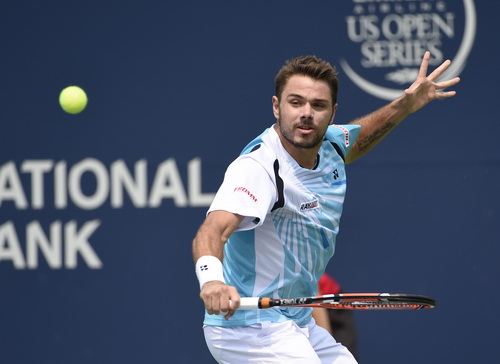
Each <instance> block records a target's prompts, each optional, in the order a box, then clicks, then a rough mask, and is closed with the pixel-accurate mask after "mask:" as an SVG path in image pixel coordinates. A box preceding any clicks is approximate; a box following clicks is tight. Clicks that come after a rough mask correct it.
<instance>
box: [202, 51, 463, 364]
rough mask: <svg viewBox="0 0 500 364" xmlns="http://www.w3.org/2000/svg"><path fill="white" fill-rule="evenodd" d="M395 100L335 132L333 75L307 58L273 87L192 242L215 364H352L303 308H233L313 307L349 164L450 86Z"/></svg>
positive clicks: (432, 80)
mask: <svg viewBox="0 0 500 364" xmlns="http://www.w3.org/2000/svg"><path fill="white" fill-rule="evenodd" d="M429 59H430V53H429V52H426V53H425V55H424V57H423V60H422V63H421V65H420V70H419V73H418V76H417V78H416V80H415V81H414V83H413V84H412V85H411V86H410V87H409V88H408V89H407V90H405V92H404V93H403V95H401V96H400V97H399V98H397V99H396V100H394V101H392V102H391V103H389V104H387V105H386V106H384V107H382V108H380V109H378V110H376V111H375V112H373V113H371V114H369V115H367V116H364V117H362V118H359V119H357V120H355V121H353V122H351V123H349V124H347V125H342V126H341V125H335V124H333V120H334V116H335V112H336V110H337V107H338V105H337V91H338V79H337V72H336V70H335V68H334V67H332V66H331V65H330V64H329V63H327V62H326V61H323V60H321V59H318V58H317V57H315V56H306V57H299V58H295V59H292V60H290V61H288V62H287V63H286V64H285V65H284V66H283V67H282V68H281V69H280V71H279V72H278V74H277V76H276V79H275V88H276V90H275V91H276V94H275V96H273V98H272V106H273V113H274V116H275V118H276V123H275V124H274V125H272V126H270V127H269V128H268V129H266V130H265V131H264V132H263V133H262V134H261V135H259V136H258V137H257V138H255V139H254V140H253V141H252V142H250V143H249V144H248V145H247V146H246V147H245V148H244V150H243V152H242V153H241V155H240V156H239V157H238V158H237V159H236V160H235V161H234V162H232V163H231V164H230V165H229V167H228V168H227V171H226V174H225V177H224V181H223V183H222V185H221V186H220V188H219V190H218V192H217V194H216V196H215V198H214V200H213V202H212V204H211V206H210V208H209V210H208V213H207V217H206V219H205V221H204V222H203V224H202V225H201V227H200V229H199V230H198V232H197V234H196V237H195V238H194V240H193V258H194V261H195V266H196V274H197V277H198V280H199V283H200V289H201V292H200V297H201V299H202V300H203V302H204V304H205V309H206V313H205V320H204V333H205V338H206V342H207V345H208V348H209V350H210V352H211V353H212V355H213V357H214V358H215V359H216V360H217V362H219V363H231V364H235V363H238V364H243V363H301V364H303V363H308V364H312V363H329V364H331V363H336V364H348V363H356V360H355V359H354V357H353V356H352V355H351V353H350V352H349V351H348V350H347V349H346V348H345V347H344V346H343V345H341V344H340V343H337V342H336V341H335V339H334V338H333V337H332V336H331V335H330V334H329V333H328V332H327V331H326V330H325V329H323V328H321V327H320V326H318V325H316V323H315V321H314V319H312V316H311V311H312V309H311V308H296V307H295V308H272V309H266V310H249V311H243V310H240V311H238V310H237V308H238V305H239V302H240V297H250V296H268V297H275V298H279V297H301V296H314V295H316V294H317V290H318V280H319V279H320V277H321V276H322V274H323V272H324V270H325V267H326V265H327V263H328V261H329V260H330V258H331V257H332V255H333V253H334V250H335V240H336V236H337V233H338V231H339V222H340V216H341V214H342V206H343V203H344V197H345V193H346V171H345V164H346V163H349V162H352V161H354V160H355V159H357V158H359V157H360V156H362V155H363V154H365V153H366V152H367V151H369V150H370V149H371V148H372V147H373V146H375V145H376V144H377V143H378V142H379V141H380V140H381V139H382V138H383V137H384V136H385V135H387V134H388V133H389V132H390V131H391V130H392V129H394V127H396V126H397V125H398V124H399V123H400V122H401V121H403V119H405V118H406V117H407V116H408V115H409V114H411V113H413V112H415V111H417V110H418V109H420V108H421V107H423V106H425V105H426V104H428V103H429V102H430V101H432V100H435V99H441V98H448V97H451V96H454V95H455V91H445V89H446V88H448V87H450V86H453V85H455V84H457V83H458V82H459V81H460V80H459V78H454V79H451V80H447V81H442V82H436V78H437V77H439V76H440V75H441V74H442V73H443V72H444V71H445V70H446V69H447V68H448V66H449V65H450V61H446V62H444V63H443V64H441V65H440V66H439V67H438V68H436V69H435V70H434V71H433V72H432V73H430V74H429V75H427V69H428V64H429Z"/></svg>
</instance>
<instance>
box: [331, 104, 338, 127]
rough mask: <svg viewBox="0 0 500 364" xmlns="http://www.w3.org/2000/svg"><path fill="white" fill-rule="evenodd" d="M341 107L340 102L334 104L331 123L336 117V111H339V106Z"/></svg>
mask: <svg viewBox="0 0 500 364" xmlns="http://www.w3.org/2000/svg"><path fill="white" fill-rule="evenodd" d="M338 107H339V104H335V105H334V106H333V112H332V120H330V123H329V124H330V125H333V119H335V113H336V112H337V108H338Z"/></svg>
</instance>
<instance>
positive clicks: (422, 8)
mask: <svg viewBox="0 0 500 364" xmlns="http://www.w3.org/2000/svg"><path fill="white" fill-rule="evenodd" d="M349 1H350V2H351V3H352V6H351V7H350V10H349V12H350V13H349V12H348V14H346V16H345V27H346V28H345V29H346V32H345V34H346V36H347V37H348V45H347V49H346V51H347V52H346V56H345V57H344V58H341V59H340V60H339V63H340V66H341V68H342V70H343V72H344V73H345V75H346V76H347V77H348V78H349V79H350V80H351V81H352V82H353V83H354V84H356V86H358V87H359V88H360V89H362V90H363V91H365V92H367V93H369V94H371V95H373V96H375V97H378V98H381V99H386V100H392V99H395V98H397V97H398V96H400V95H401V94H402V93H403V91H404V89H406V88H407V87H408V86H409V85H410V84H411V82H413V80H414V79H415V78H416V76H417V73H418V68H419V66H420V62H421V60H422V57H423V55H424V53H425V51H427V50H429V51H430V52H431V60H430V68H434V67H436V66H438V65H439V64H441V63H442V62H444V61H445V60H446V59H451V60H452V61H453V62H452V64H451V66H450V67H449V68H448V70H446V72H444V73H443V75H442V76H441V77H442V78H443V79H450V78H453V77H456V76H458V75H459V74H460V73H461V72H462V70H463V69H464V68H465V66H466V62H467V58H468V56H469V54H470V51H471V49H472V46H473V44H474V39H475V36H476V9H475V6H474V1H473V0H391V1H389V0H385V1H384V0H349Z"/></svg>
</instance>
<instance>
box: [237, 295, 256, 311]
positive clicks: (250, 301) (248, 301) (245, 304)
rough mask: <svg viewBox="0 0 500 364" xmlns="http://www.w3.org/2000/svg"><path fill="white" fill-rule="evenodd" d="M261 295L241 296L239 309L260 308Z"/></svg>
mask: <svg viewBox="0 0 500 364" xmlns="http://www.w3.org/2000/svg"><path fill="white" fill-rule="evenodd" d="M259 299H260V297H241V298H240V307H239V308H238V310H257V309H259V308H260V307H259Z"/></svg>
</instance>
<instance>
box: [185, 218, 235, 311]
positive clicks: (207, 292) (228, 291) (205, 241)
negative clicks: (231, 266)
mask: <svg viewBox="0 0 500 364" xmlns="http://www.w3.org/2000/svg"><path fill="white" fill-rule="evenodd" d="M242 220H243V216H240V215H237V214H233V213H230V212H227V211H220V210H219V211H212V212H210V213H209V214H208V216H207V218H206V219H205V221H204V222H203V224H202V225H201V227H200V229H199V230H198V233H197V234H196V236H195V238H194V240H193V259H194V261H195V264H196V265H197V267H196V271H197V274H199V275H201V276H204V277H206V274H207V273H209V272H208V271H205V270H204V269H203V267H199V266H198V265H205V264H202V263H203V262H207V263H208V264H209V265H210V266H209V267H208V269H212V270H215V271H216V272H215V273H216V276H220V277H221V279H222V280H218V279H216V280H208V281H207V282H205V283H203V280H202V283H203V284H202V287H200V288H201V292H200V297H201V299H202V300H203V302H204V303H205V308H206V309H207V312H208V313H209V314H211V315H214V314H215V315H218V314H220V313H221V312H227V314H226V315H225V318H226V320H227V319H229V317H231V316H232V315H233V314H234V311H235V309H236V308H237V307H238V306H239V302H240V296H239V294H238V292H237V291H236V288H234V287H232V286H228V285H226V284H225V282H224V281H223V278H222V266H221V265H220V264H219V263H218V262H217V260H215V259H218V260H219V261H220V262H222V260H223V255H224V254H223V248H224V244H225V243H226V241H227V240H228V239H229V236H230V235H231V234H232V233H233V232H234V231H235V230H236V228H237V227H238V226H239V224H240V222H241V221H242ZM200 258H201V259H200ZM200 262H201V263H200ZM212 262H215V264H213V263H212ZM210 274H211V272H210ZM198 278H199V279H200V276H199V277H198Z"/></svg>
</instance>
